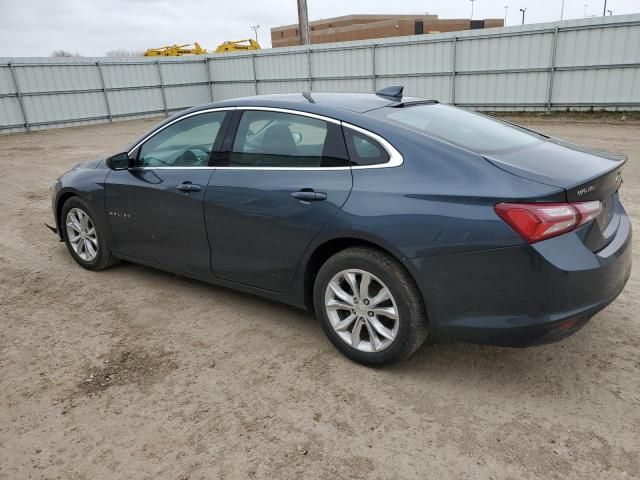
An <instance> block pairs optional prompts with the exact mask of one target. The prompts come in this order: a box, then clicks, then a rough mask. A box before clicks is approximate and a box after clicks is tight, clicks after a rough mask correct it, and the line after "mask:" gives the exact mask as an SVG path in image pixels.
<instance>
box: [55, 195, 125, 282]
mask: <svg viewBox="0 0 640 480" xmlns="http://www.w3.org/2000/svg"><path fill="white" fill-rule="evenodd" d="M60 220H61V222H60V227H61V229H62V230H63V232H64V234H63V235H64V241H65V243H66V245H67V249H68V250H69V253H70V254H71V256H72V257H73V259H74V260H75V261H76V262H77V263H78V265H80V266H81V267H84V268H87V269H89V270H103V269H105V268H107V267H110V266H111V265H113V264H114V263H116V260H115V258H113V256H112V255H111V249H110V248H109V245H108V242H107V239H106V238H105V234H104V231H102V229H101V227H100V225H99V224H98V223H96V220H95V216H94V215H93V214H92V212H91V210H90V209H89V206H88V205H87V204H86V202H84V201H83V200H82V199H80V198H78V197H72V198H70V199H69V200H67V201H66V202H65V203H64V205H63V206H62V215H61V217H60Z"/></svg>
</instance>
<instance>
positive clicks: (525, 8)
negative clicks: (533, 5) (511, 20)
mask: <svg viewBox="0 0 640 480" xmlns="http://www.w3.org/2000/svg"><path fill="white" fill-rule="evenodd" d="M520 11H521V12H522V25H524V14H525V12H526V11H527V7H524V8H521V9H520Z"/></svg>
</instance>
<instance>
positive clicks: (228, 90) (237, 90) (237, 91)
mask: <svg viewBox="0 0 640 480" xmlns="http://www.w3.org/2000/svg"><path fill="white" fill-rule="evenodd" d="M251 95H255V90H254V87H253V83H220V84H217V85H214V86H213V98H214V99H215V100H226V99H227V98H236V97H249V96H251Z"/></svg>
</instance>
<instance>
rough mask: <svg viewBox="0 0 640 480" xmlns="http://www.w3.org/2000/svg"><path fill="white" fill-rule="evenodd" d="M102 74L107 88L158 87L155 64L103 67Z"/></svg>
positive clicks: (158, 80) (158, 79)
mask: <svg viewBox="0 0 640 480" xmlns="http://www.w3.org/2000/svg"><path fill="white" fill-rule="evenodd" d="M102 74H103V75H104V83H105V86H106V87H107V88H122V87H140V86H150V85H160V77H159V76H158V67H157V65H156V64H155V63H149V64H148V65H128V64H123V65H113V64H110V65H104V66H103V67H102Z"/></svg>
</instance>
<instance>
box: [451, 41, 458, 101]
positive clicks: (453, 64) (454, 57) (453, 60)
mask: <svg viewBox="0 0 640 480" xmlns="http://www.w3.org/2000/svg"><path fill="white" fill-rule="evenodd" d="M457 47H458V37H457V36H455V35H454V36H453V45H452V46H451V87H450V88H451V105H454V106H455V104H456V63H457V52H456V50H457Z"/></svg>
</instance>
